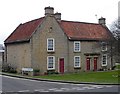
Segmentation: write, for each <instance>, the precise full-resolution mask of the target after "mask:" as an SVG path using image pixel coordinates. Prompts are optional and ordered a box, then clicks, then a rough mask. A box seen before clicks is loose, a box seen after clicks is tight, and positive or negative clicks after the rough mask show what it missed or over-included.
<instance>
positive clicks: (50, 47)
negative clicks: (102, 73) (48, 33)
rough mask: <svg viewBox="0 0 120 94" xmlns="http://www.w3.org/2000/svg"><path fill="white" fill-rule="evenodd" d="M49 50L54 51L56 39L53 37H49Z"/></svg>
mask: <svg viewBox="0 0 120 94" xmlns="http://www.w3.org/2000/svg"><path fill="white" fill-rule="evenodd" d="M47 51H48V52H52V51H54V39H53V38H48V39H47Z"/></svg>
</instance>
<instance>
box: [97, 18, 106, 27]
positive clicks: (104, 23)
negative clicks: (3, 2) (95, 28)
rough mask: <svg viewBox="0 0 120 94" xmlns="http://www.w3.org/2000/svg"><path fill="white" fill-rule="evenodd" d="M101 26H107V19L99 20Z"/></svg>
mask: <svg viewBox="0 0 120 94" xmlns="http://www.w3.org/2000/svg"><path fill="white" fill-rule="evenodd" d="M98 22H99V24H101V25H103V26H105V25H106V19H105V18H103V17H101V18H100V19H99V20H98Z"/></svg>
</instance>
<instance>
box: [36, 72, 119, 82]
mask: <svg viewBox="0 0 120 94" xmlns="http://www.w3.org/2000/svg"><path fill="white" fill-rule="evenodd" d="M118 75H119V74H118V71H105V72H81V73H72V74H63V75H62V74H59V75H58V74H52V75H45V76H36V77H37V78H42V79H51V80H65V81H77V82H97V83H118V82H119V81H118V79H120V75H119V77H118Z"/></svg>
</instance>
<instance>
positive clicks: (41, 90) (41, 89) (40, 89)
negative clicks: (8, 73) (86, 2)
mask: <svg viewBox="0 0 120 94" xmlns="http://www.w3.org/2000/svg"><path fill="white" fill-rule="evenodd" d="M34 91H40V92H41V91H44V89H36V90H34Z"/></svg>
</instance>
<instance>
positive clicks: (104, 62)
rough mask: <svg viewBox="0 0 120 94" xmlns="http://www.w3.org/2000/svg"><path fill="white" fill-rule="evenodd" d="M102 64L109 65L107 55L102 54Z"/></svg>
mask: <svg viewBox="0 0 120 94" xmlns="http://www.w3.org/2000/svg"><path fill="white" fill-rule="evenodd" d="M102 66H107V55H106V54H105V55H103V56H102Z"/></svg>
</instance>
